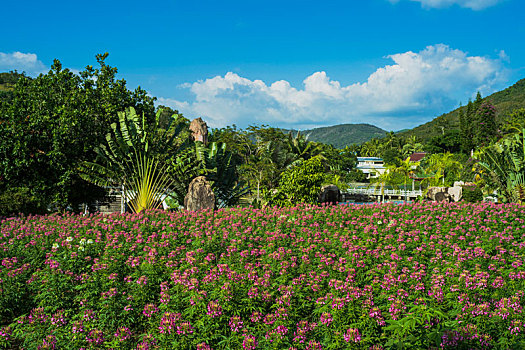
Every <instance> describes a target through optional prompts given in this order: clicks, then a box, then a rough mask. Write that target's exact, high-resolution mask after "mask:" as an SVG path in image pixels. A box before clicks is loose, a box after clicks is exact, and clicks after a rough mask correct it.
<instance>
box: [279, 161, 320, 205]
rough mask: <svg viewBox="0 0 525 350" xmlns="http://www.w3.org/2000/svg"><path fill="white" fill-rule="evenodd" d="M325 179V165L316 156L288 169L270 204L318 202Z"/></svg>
mask: <svg viewBox="0 0 525 350" xmlns="http://www.w3.org/2000/svg"><path fill="white" fill-rule="evenodd" d="M324 180H325V165H324V163H323V160H322V158H321V157H320V156H315V157H312V158H310V159H309V160H307V161H304V162H302V163H301V164H299V165H296V166H294V167H292V168H290V169H288V170H286V171H285V172H284V173H283V174H282V175H281V179H280V180H279V187H277V189H276V193H273V194H271V195H270V198H269V204H271V205H278V206H292V205H296V204H299V203H310V204H314V203H316V202H317V199H318V195H319V192H320V190H321V185H322V184H323V182H324Z"/></svg>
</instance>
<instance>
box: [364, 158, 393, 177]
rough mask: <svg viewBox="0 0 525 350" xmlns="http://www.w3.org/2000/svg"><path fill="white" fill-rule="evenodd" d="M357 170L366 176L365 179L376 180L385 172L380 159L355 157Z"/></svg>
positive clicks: (383, 164)
mask: <svg viewBox="0 0 525 350" xmlns="http://www.w3.org/2000/svg"><path fill="white" fill-rule="evenodd" d="M357 169H359V170H361V171H362V172H363V173H365V174H366V178H367V179H371V178H376V177H378V176H379V175H381V174H383V173H385V172H386V171H387V169H386V167H385V163H384V162H383V159H382V158H378V157H357Z"/></svg>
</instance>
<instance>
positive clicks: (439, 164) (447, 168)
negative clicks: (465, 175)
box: [423, 152, 463, 186]
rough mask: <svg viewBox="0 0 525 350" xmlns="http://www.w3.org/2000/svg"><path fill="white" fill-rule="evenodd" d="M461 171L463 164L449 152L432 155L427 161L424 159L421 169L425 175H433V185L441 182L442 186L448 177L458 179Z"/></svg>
mask: <svg viewBox="0 0 525 350" xmlns="http://www.w3.org/2000/svg"><path fill="white" fill-rule="evenodd" d="M461 169H463V164H462V163H461V162H459V161H458V160H457V159H456V158H455V156H454V154H453V153H450V152H447V153H438V154H432V155H431V156H430V157H428V159H425V166H424V167H423V170H424V172H425V173H426V174H429V173H430V174H434V180H435V181H434V185H437V183H438V181H439V180H441V181H442V185H443V186H444V185H445V178H446V177H448V176H450V175H456V177H459V175H460V172H461Z"/></svg>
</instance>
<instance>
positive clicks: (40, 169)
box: [0, 54, 155, 210]
mask: <svg viewBox="0 0 525 350" xmlns="http://www.w3.org/2000/svg"><path fill="white" fill-rule="evenodd" d="M106 58H107V54H104V55H97V56H96V59H97V62H98V64H99V68H96V69H95V68H93V67H92V66H88V67H86V69H85V70H84V71H82V72H80V74H74V73H73V72H71V71H70V70H68V69H63V68H62V64H61V63H60V61H58V60H55V61H54V63H53V65H52V67H51V70H50V71H49V72H48V73H46V74H41V75H40V76H38V77H37V78H35V79H30V78H27V77H20V78H19V79H18V80H17V82H16V84H15V86H14V87H13V91H12V98H11V99H10V100H9V101H8V102H6V103H2V104H1V105H0V115H1V116H2V117H1V121H2V122H1V123H0V177H1V178H2V184H1V186H2V187H3V188H1V189H0V190H5V189H6V188H20V189H27V190H28V192H27V193H28V195H29V197H30V198H33V199H35V200H36V201H38V202H39V203H35V205H34V207H38V208H48V207H51V208H55V209H58V210H65V209H67V208H69V209H72V210H79V205H80V204H81V203H86V202H90V201H93V200H95V199H100V198H102V197H103V196H104V195H105V191H104V190H103V189H101V188H99V187H97V186H93V185H91V184H89V183H87V182H85V181H83V180H82V179H81V178H80V177H79V175H78V171H77V168H78V166H79V164H80V163H81V162H82V161H93V160H94V159H95V157H96V153H95V152H94V148H95V147H96V146H98V145H99V144H100V143H102V142H104V137H105V135H106V133H107V132H108V131H109V130H110V124H111V123H113V122H116V121H117V119H116V118H117V111H121V110H124V109H125V108H127V107H130V106H133V107H135V108H136V109H137V111H138V112H139V113H140V114H142V113H144V114H145V116H146V118H147V120H148V122H149V121H151V120H153V118H154V117H155V115H154V105H153V101H154V99H153V98H150V97H148V96H147V93H146V91H144V90H142V89H140V87H139V88H137V89H136V90H135V91H130V90H128V89H127V87H126V82H125V80H117V79H116V74H117V69H116V68H113V67H110V66H108V65H107V64H106V63H105V59H106Z"/></svg>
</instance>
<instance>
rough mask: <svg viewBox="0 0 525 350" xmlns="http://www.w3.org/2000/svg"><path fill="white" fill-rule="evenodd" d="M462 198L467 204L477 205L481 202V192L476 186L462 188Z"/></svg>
mask: <svg viewBox="0 0 525 350" xmlns="http://www.w3.org/2000/svg"><path fill="white" fill-rule="evenodd" d="M462 198H463V200H464V201H465V202H467V203H477V202H481V201H482V200H483V192H482V191H481V189H480V188H479V187H477V186H463V194H462Z"/></svg>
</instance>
